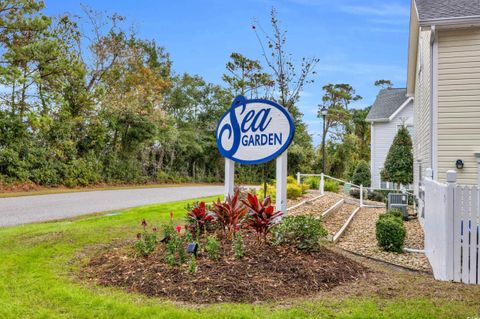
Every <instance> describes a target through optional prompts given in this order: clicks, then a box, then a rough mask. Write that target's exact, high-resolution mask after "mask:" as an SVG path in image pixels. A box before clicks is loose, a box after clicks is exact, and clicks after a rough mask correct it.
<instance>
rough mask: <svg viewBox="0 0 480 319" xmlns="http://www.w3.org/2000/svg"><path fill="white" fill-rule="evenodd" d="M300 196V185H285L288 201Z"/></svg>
mask: <svg viewBox="0 0 480 319" xmlns="http://www.w3.org/2000/svg"><path fill="white" fill-rule="evenodd" d="M302 195H303V192H302V187H301V186H300V185H298V184H297V183H295V184H292V183H289V184H287V198H288V199H297V198H299V197H300V196H302Z"/></svg>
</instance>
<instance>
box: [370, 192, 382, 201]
mask: <svg viewBox="0 0 480 319" xmlns="http://www.w3.org/2000/svg"><path fill="white" fill-rule="evenodd" d="M367 199H368V200H371V201H374V202H384V201H385V196H384V195H383V194H382V193H380V192H377V191H374V192H368V194H367Z"/></svg>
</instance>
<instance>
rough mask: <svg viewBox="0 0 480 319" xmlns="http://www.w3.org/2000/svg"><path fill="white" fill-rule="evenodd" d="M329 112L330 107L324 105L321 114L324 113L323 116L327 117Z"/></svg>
mask: <svg viewBox="0 0 480 319" xmlns="http://www.w3.org/2000/svg"><path fill="white" fill-rule="evenodd" d="M327 113H328V109H327V108H326V107H325V106H324V107H322V109H321V110H320V114H322V117H323V118H325V116H327Z"/></svg>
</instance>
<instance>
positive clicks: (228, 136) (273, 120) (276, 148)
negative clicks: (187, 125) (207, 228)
mask: <svg viewBox="0 0 480 319" xmlns="http://www.w3.org/2000/svg"><path fill="white" fill-rule="evenodd" d="M294 134H295V125H294V122H293V118H292V116H291V115H290V113H288V111H287V110H286V109H285V108H284V107H283V106H281V105H279V104H277V103H275V102H272V101H268V100H261V99H255V100H247V99H245V98H244V97H243V96H238V97H236V98H235V100H234V101H233V103H232V106H231V107H230V108H229V109H228V110H227V111H226V112H225V114H223V116H222V118H221V119H220V121H219V122H218V126H217V130H216V139H217V145H218V149H219V151H220V154H222V156H223V157H225V196H228V195H232V194H233V189H234V174H235V164H234V162H237V163H240V164H261V163H265V162H268V161H271V160H273V159H276V168H277V173H276V183H277V188H276V207H277V210H280V211H282V212H284V213H286V209H287V148H288V146H289V145H290V143H291V142H292V139H293V136H294Z"/></svg>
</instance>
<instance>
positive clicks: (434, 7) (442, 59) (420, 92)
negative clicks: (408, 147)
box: [407, 0, 480, 195]
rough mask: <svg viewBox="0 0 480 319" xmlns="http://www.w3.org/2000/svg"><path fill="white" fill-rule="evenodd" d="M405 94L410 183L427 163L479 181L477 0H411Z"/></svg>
mask: <svg viewBox="0 0 480 319" xmlns="http://www.w3.org/2000/svg"><path fill="white" fill-rule="evenodd" d="M407 96H409V97H413V98H414V101H415V106H414V127H415V129H414V137H413V140H414V188H415V192H416V194H417V195H418V194H419V189H420V188H419V183H420V182H421V180H422V176H423V175H424V174H425V170H426V169H427V168H431V169H432V170H433V179H434V180H436V181H439V182H444V181H445V178H446V171H447V170H452V169H453V170H456V171H457V181H458V183H460V184H479V174H480V170H479V168H478V167H479V166H478V165H479V164H478V163H479V157H478V156H480V153H479V152H480V2H479V1H478V0H412V2H411V18H410V37H409V50H408V79H407Z"/></svg>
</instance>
